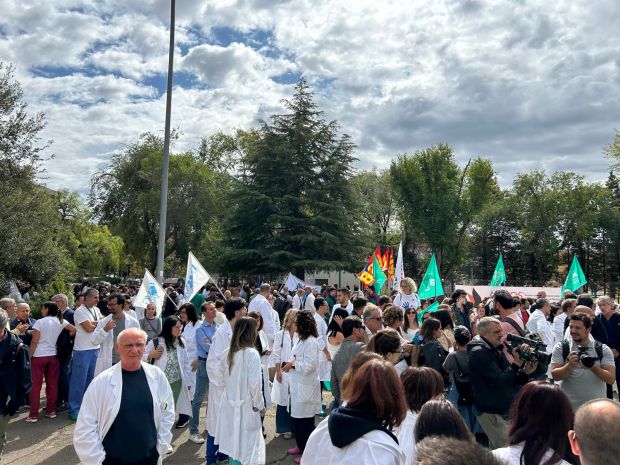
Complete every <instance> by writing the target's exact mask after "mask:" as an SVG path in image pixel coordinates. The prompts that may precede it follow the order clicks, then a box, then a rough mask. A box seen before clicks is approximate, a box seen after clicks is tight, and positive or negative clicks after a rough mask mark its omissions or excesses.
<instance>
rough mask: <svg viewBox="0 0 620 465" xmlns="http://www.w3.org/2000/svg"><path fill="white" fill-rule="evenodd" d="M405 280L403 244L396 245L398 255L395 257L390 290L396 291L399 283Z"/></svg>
mask: <svg viewBox="0 0 620 465" xmlns="http://www.w3.org/2000/svg"><path fill="white" fill-rule="evenodd" d="M403 279H405V269H404V267H403V243H402V241H401V243H400V244H399V245H398V255H397V256H396V268H395V269H394V283H392V289H395V290H398V288H399V286H400V282H401V281H402V280H403Z"/></svg>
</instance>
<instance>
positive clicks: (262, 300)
mask: <svg viewBox="0 0 620 465" xmlns="http://www.w3.org/2000/svg"><path fill="white" fill-rule="evenodd" d="M270 293H271V286H270V285H269V284H267V283H265V284H261V286H260V292H259V294H258V295H257V296H256V297H254V298H253V299H252V301H251V302H250V305H249V306H248V313H249V312H258V313H260V315H261V316H262V317H263V332H264V333H265V336H267V339H268V341H267V342H269V347H273V339H274V337H276V333H277V332H278V325H277V323H276V322H275V320H274V318H273V309H272V307H271V304H270V303H269V299H268V298H267V297H268V296H269V294H270Z"/></svg>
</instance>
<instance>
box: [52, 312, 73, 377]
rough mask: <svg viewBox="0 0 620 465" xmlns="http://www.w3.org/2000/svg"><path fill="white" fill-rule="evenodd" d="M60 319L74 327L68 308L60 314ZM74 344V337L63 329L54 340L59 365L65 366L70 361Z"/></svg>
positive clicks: (71, 314) (71, 313)
mask: <svg viewBox="0 0 620 465" xmlns="http://www.w3.org/2000/svg"><path fill="white" fill-rule="evenodd" d="M62 317H63V318H64V319H65V320H67V321H68V322H69V323H70V324H72V325H75V319H74V312H73V310H71V309H70V308H67V309H66V310H65V312H64V313H63V314H62ZM74 343H75V335H74V336H71V334H69V331H67V330H66V329H63V330H62V331H61V332H60V334H59V335H58V339H56V357H58V360H59V361H60V363H63V364H65V365H66V364H67V363H69V362H70V361H71V354H72V353H73V344H74Z"/></svg>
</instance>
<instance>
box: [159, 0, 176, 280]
mask: <svg viewBox="0 0 620 465" xmlns="http://www.w3.org/2000/svg"><path fill="white" fill-rule="evenodd" d="M174 10H175V0H170V46H169V49H168V85H167V87H166V125H165V127H164V153H163V163H162V165H163V166H162V172H161V196H160V201H159V240H158V242H157V267H156V268H155V279H157V281H159V283H160V284H162V283H163V282H164V256H165V253H166V213H167V210H168V165H169V158H170V110H171V106H172V71H173V63H174Z"/></svg>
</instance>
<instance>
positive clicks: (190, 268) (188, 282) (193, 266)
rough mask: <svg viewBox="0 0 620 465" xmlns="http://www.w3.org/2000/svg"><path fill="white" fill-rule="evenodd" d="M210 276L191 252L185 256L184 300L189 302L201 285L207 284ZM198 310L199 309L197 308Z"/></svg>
mask: <svg viewBox="0 0 620 465" xmlns="http://www.w3.org/2000/svg"><path fill="white" fill-rule="evenodd" d="M209 279H211V276H210V275H209V273H207V271H206V270H205V269H204V267H203V266H202V265H201V264H200V262H199V261H198V259H197V258H196V257H195V256H194V254H193V253H191V252H190V253H189V255H188V256H187V271H186V272H185V300H186V301H187V302H189V301H190V300H192V297H194V296H195V295H196V293H197V292H198V291H199V290H200V288H201V287H202V286H204V285H205V284H207V282H209ZM197 310H199V309H197Z"/></svg>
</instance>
